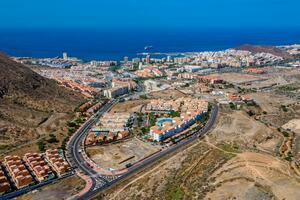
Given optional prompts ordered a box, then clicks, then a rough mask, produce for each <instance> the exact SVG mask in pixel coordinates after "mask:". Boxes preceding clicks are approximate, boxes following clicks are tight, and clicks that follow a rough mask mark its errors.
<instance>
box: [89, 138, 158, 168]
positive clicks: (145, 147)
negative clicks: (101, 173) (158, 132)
mask: <svg viewBox="0 0 300 200" xmlns="http://www.w3.org/2000/svg"><path fill="white" fill-rule="evenodd" d="M158 150H159V148H158V147H154V146H152V145H151V144H147V143H144V142H142V141H140V140H138V139H136V138H133V139H130V140H127V141H124V142H121V143H116V144H109V145H102V146H95V147H88V148H87V149H86V151H87V153H88V155H89V156H90V157H91V159H92V160H93V161H95V163H97V164H98V165H99V166H101V167H102V168H104V169H109V168H112V169H122V168H124V167H125V165H126V164H128V163H132V164H133V163H135V162H137V161H139V160H141V159H143V158H145V157H147V156H148V155H150V154H152V153H154V152H156V151H158ZM128 158H131V159H130V160H128V161H126V162H123V163H121V162H122V161H124V160H126V159H128Z"/></svg>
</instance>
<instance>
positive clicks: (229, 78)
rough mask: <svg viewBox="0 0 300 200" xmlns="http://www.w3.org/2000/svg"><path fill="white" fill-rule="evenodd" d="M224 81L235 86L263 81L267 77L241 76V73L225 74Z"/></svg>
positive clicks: (223, 75)
mask: <svg viewBox="0 0 300 200" xmlns="http://www.w3.org/2000/svg"><path fill="white" fill-rule="evenodd" d="M222 79H223V80H225V81H226V82H229V83H233V84H243V83H245V82H250V81H262V80H265V79H266V77H264V76H261V75H250V74H241V73H224V74H222Z"/></svg>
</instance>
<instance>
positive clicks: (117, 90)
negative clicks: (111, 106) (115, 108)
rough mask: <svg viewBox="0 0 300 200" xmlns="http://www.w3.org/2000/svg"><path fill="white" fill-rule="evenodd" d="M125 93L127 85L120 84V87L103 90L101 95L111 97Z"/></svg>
mask: <svg viewBox="0 0 300 200" xmlns="http://www.w3.org/2000/svg"><path fill="white" fill-rule="evenodd" d="M127 93H129V89H128V86H121V87H114V88H111V89H107V90H104V92H103V95H104V96H105V97H107V98H110V99H111V98H115V97H118V96H121V95H124V94H127Z"/></svg>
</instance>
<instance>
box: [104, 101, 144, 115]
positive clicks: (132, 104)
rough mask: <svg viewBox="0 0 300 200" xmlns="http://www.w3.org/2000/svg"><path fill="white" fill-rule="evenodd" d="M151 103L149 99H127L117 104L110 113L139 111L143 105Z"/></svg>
mask: <svg viewBox="0 0 300 200" xmlns="http://www.w3.org/2000/svg"><path fill="white" fill-rule="evenodd" d="M148 103H149V100H134V101H126V102H121V103H118V104H116V105H115V106H114V107H113V108H112V109H111V110H110V113H119V112H132V113H133V112H139V111H140V109H141V107H142V106H143V105H146V104H148Z"/></svg>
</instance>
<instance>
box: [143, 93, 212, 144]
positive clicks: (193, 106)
mask: <svg viewBox="0 0 300 200" xmlns="http://www.w3.org/2000/svg"><path fill="white" fill-rule="evenodd" d="M147 108H148V109H152V110H153V109H154V110H169V111H171V110H173V111H180V117H175V118H159V119H158V120H157V123H156V125H155V126H153V127H151V128H150V132H149V136H150V137H151V138H152V139H153V140H154V141H161V140H163V139H166V138H168V137H171V136H173V135H175V134H177V133H180V132H182V131H184V130H185V129H187V128H188V127H190V126H191V125H193V124H194V123H195V122H196V121H197V120H199V119H201V117H202V116H203V115H204V113H206V112H207V110H208V102H207V101H203V100H200V99H194V98H185V97H183V98H179V99H176V100H170V101H165V100H156V101H152V102H150V103H149V105H147Z"/></svg>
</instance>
